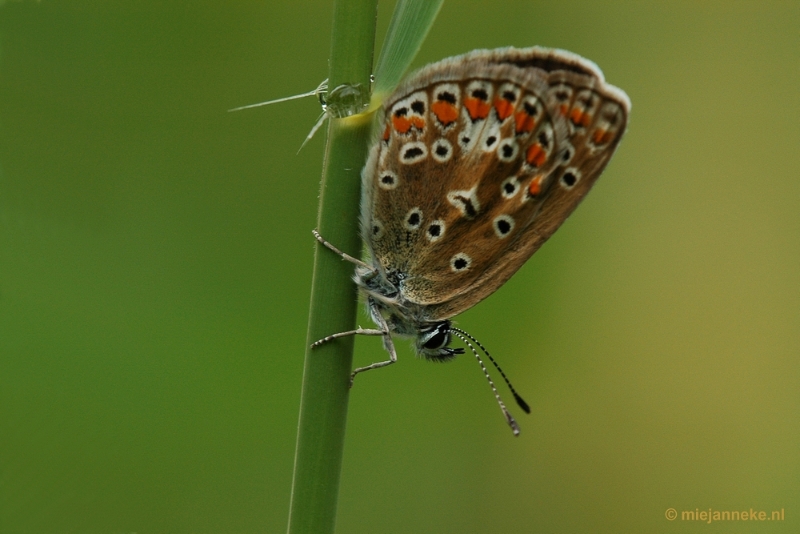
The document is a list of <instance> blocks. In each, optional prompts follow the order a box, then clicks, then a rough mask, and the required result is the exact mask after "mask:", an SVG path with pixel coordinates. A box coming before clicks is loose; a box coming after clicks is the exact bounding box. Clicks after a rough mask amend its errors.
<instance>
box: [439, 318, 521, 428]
mask: <svg viewBox="0 0 800 534" xmlns="http://www.w3.org/2000/svg"><path fill="white" fill-rule="evenodd" d="M450 330H451V331H452V332H453V335H455V336H456V337H457V338H458V339H460V340H461V341H463V342H464V344H466V345H467V346H468V347H469V348H470V349H472V354H474V355H475V359H477V360H478V364H480V366H481V369H483V374H484V375H486V380H488V381H489V386H491V388H492V392H493V393H494V398H495V399H497V404H499V405H500V409H501V410H502V411H503V415H504V416H505V418H506V421H507V422H508V426H510V427H511V431H512V432H513V433H514V435H515V436H519V425H518V424H517V422H516V421H515V420H514V418H513V417H511V414H510V413H509V412H508V408H506V405H505V404H504V403H503V399H501V398H500V393H498V392H497V388H496V387H495V385H494V382H493V381H492V377H491V376H489V371H488V370H487V369H486V366H485V365H484V364H483V360H481V357H480V355H479V354H478V351H477V350H475V346H474V345H473V344H472V343H470V342H469V339H467V338H466V337H464V336H463V335H461V334H462V333H464V334H465V335H467V336H469V334H466V333H465V332H463V331H462V330H458V329H455V328H450ZM469 337H470V339H472V336H469ZM476 343H477V341H476ZM484 352H486V351H485V350H484ZM487 356H488V354H487ZM490 358H491V356H490ZM496 365H497V364H495V366H496Z"/></svg>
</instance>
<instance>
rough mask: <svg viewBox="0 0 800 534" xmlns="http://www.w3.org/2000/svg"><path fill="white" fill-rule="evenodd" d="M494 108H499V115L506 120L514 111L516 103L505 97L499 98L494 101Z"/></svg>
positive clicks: (502, 119)
mask: <svg viewBox="0 0 800 534" xmlns="http://www.w3.org/2000/svg"><path fill="white" fill-rule="evenodd" d="M494 109H496V110H497V117H498V118H499V119H500V120H501V121H504V120H506V119H507V118H508V117H510V116H511V114H512V113H513V112H514V104H512V103H511V102H509V101H508V100H506V99H505V98H497V99H495V101H494Z"/></svg>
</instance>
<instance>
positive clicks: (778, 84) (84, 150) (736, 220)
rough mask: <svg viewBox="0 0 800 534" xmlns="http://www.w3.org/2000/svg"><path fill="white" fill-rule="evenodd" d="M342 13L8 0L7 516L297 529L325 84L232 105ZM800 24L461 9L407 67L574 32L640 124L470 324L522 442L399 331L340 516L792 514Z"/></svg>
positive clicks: (4, 209) (281, 74)
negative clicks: (522, 406)
mask: <svg viewBox="0 0 800 534" xmlns="http://www.w3.org/2000/svg"><path fill="white" fill-rule="evenodd" d="M392 7H393V6H392V3H391V2H385V3H382V4H381V6H380V20H379V42H380V39H382V36H383V34H384V33H385V29H386V26H387V25H388V20H389V16H390V14H391V10H392ZM331 15H332V2H330V1H296V0H269V1H264V2H258V3H256V2H247V3H245V2H236V3H226V2H183V3H176V2H167V3H162V2H154V1H145V2H135V3H123V2H99V1H94V2H90V1H87V2H58V3H56V2H50V1H48V0H43V1H41V2H27V1H26V2H16V1H10V2H7V3H5V4H4V5H2V6H0V532H2V533H28V532H30V533H51V532H52V533H56V532H85V533H112V532H113V533H121V532H139V533H144V532H171V533H184V532H185V533H189V532H193V533H202V532H243V533H245V532H246V533H249V532H282V531H284V529H285V523H286V518H287V514H288V506H289V493H290V486H291V473H292V462H293V455H294V441H295V430H296V424H297V416H298V403H299V391H300V381H301V374H302V365H303V361H302V358H303V351H304V343H305V331H306V326H305V322H306V316H307V309H308V300H309V286H310V275H311V261H312V254H313V249H314V243H313V240H312V237H311V233H310V230H311V229H312V228H313V227H314V225H315V217H316V203H317V191H318V185H319V176H320V170H321V155H322V148H323V145H324V135H323V134H320V135H318V136H317V138H315V139H314V140H313V141H311V142H310V143H309V144H308V145H307V146H306V147H305V148H304V149H303V150H302V152H300V154H299V155H295V153H296V152H297V150H298V148H299V147H300V144H301V143H302V141H303V139H304V137H305V135H306V134H307V132H308V131H309V129H310V128H311V126H312V125H313V123H314V121H315V120H316V118H317V116H318V114H319V106H318V104H316V103H315V101H313V99H307V100H301V101H295V102H289V103H285V104H281V105H276V106H270V107H265V108H260V109H257V110H250V111H242V112H237V113H227V112H226V110H227V109H229V108H232V107H235V106H240V105H244V104H249V103H254V102H260V101H263V100H267V99H270V98H277V97H282V96H287V95H292V94H296V93H300V92H303V91H308V90H310V89H313V88H314V87H316V85H317V84H318V83H319V82H320V81H321V80H322V79H323V78H325V76H326V75H327V55H328V50H329V40H330V21H331ZM799 29H800V4H799V3H797V2H765V1H763V2H755V1H754V2H736V3H733V2H707V3H706V2H688V1H687V2H669V3H663V4H659V3H654V2H626V3H624V2H594V1H592V2H570V1H559V2H543V1H530V0H524V1H510V0H509V1H505V2H503V3H497V2H489V1H484V2H478V1H463V0H450V1H449V2H446V3H445V5H444V8H443V9H442V12H441V14H440V16H439V18H438V20H437V22H436V24H435V25H434V27H433V30H432V32H431V34H430V37H429V38H428V40H427V41H426V42H425V44H424V45H423V48H422V50H421V52H420V54H419V56H418V58H417V61H416V62H415V65H416V66H420V65H423V64H425V63H428V62H431V61H435V60H438V59H441V58H443V57H446V56H449V55H454V54H459V53H463V52H466V51H469V50H472V49H475V48H492V47H499V46H507V45H515V46H529V45H533V44H540V45H544V46H551V47H560V48H566V49H569V50H572V51H575V52H577V53H580V54H582V55H584V56H586V57H589V58H591V59H592V60H594V61H596V62H597V63H598V64H599V65H600V66H601V68H602V69H603V70H604V72H605V74H606V78H607V79H608V80H609V81H610V82H611V83H613V84H615V85H618V86H619V87H621V88H623V89H624V90H625V91H626V92H627V93H628V95H629V96H630V97H631V100H632V102H633V111H632V115H631V121H630V128H629V131H628V133H627V136H626V138H625V140H624V141H623V143H622V145H621V147H620V149H619V151H618V153H617V155H616V156H615V158H614V159H613V161H612V162H611V164H610V165H609V167H608V169H607V170H606V172H605V175H604V177H603V178H602V179H601V180H600V182H599V183H598V185H597V186H596V187H595V189H594V191H593V192H592V194H591V195H589V197H588V198H587V200H586V201H585V202H584V203H583V205H582V206H581V208H580V209H578V211H577V212H576V213H575V214H574V215H573V216H572V217H571V218H570V220H569V221H568V222H567V223H566V224H565V225H564V226H563V228H562V229H561V230H560V231H559V232H558V233H557V234H556V235H555V236H554V237H553V238H552V239H551V241H550V242H549V243H548V244H547V245H545V246H544V247H543V248H542V250H541V251H540V252H539V253H537V255H536V256H535V257H534V258H533V259H532V260H531V261H530V262H528V264H527V265H526V266H525V267H524V268H523V269H522V270H521V271H520V272H519V273H518V274H517V275H516V276H515V277H514V278H513V279H512V280H511V281H510V282H509V283H507V284H506V285H505V286H504V287H503V288H501V289H500V290H499V291H498V292H497V293H496V294H495V295H493V296H492V297H491V298H489V299H488V300H487V301H485V302H483V303H481V304H480V305H479V306H477V307H476V308H475V309H473V310H470V311H469V312H467V313H464V314H463V315H462V316H460V317H459V323H458V324H459V326H461V327H462V328H465V329H466V330H468V331H469V332H471V333H472V334H473V335H475V336H477V337H478V338H479V339H480V340H481V341H482V342H483V343H484V344H485V345H486V346H487V347H489V349H490V350H491V351H492V353H493V354H494V355H495V356H497V358H498V359H499V360H500V362H501V363H502V365H503V366H504V368H505V370H506V371H507V373H508V374H509V375H510V376H511V378H512V379H513V381H514V383H515V385H516V387H517V389H518V390H519V391H520V393H521V394H522V395H523V396H524V397H525V398H526V399H527V401H528V402H529V404H530V405H531V408H532V414H531V415H530V416H525V415H524V414H521V413H520V412H519V410H518V409H515V410H514V413H515V415H518V418H519V420H520V424H521V426H522V435H521V437H520V438H519V439H514V438H513V437H512V436H511V433H510V432H509V430H508V428H507V426H506V424H505V421H504V420H503V418H502V417H501V415H500V412H499V410H498V409H497V406H496V404H495V402H494V399H493V398H492V396H491V393H490V391H489V388H488V387H487V385H486V383H485V379H484V378H483V375H482V373H481V372H480V370H479V368H478V366H477V365H476V364H475V361H474V360H473V359H472V358H471V357H462V358H460V359H457V360H456V361H455V362H453V363H450V364H447V365H435V364H431V363H427V362H424V361H421V360H416V359H415V358H414V357H413V356H412V354H411V352H410V350H409V348H408V346H407V345H406V344H405V343H401V344H400V346H399V348H400V354H399V356H400V363H399V364H398V365H396V366H393V367H392V368H390V369H386V370H382V371H376V372H374V373H370V374H369V375H368V376H364V377H363V379H361V380H360V381H359V382H358V383H357V385H356V388H355V389H354V390H353V391H352V395H351V401H350V420H349V424H348V436H347V443H346V448H345V458H344V466H343V475H342V488H341V493H340V500H339V521H338V531H339V532H343V533H344V532H348V533H350V532H354V533H361V532H363V533H374V532H381V533H408V532H414V533H446V532H447V533H449V532H453V533H465V532H476V533H484V532H504V533H512V532H513V533H517V532H519V533H529V532H609V533H611V532H614V533H617V532H695V531H697V529H699V528H703V527H700V526H698V525H696V524H689V523H690V522H689V521H685V520H684V521H682V520H681V519H680V516H679V518H678V519H677V520H675V521H668V520H667V519H666V518H665V511H666V510H667V509H668V508H675V509H676V510H678V511H679V512H680V511H683V510H695V509H698V508H699V509H708V508H713V509H716V510H740V509H744V510H749V509H750V508H753V509H755V510H765V511H767V513H768V514H769V512H771V511H772V510H780V509H784V510H785V520H784V521H781V522H774V521H773V522H772V523H770V524H768V525H766V524H760V523H759V524H753V522H752V521H748V522H741V521H740V522H736V523H733V522H728V523H726V524H723V525H719V524H717V525H716V526H715V525H714V524H712V525H711V526H709V529H713V530H714V531H717V532H719V531H722V530H724V531H725V532H798V531H800V520H798V515H800V387H798V384H800V358H798V356H799V355H800V158H798V150H799V149H798V146H800V105H798V97H799V96H800V31H798V30H799ZM359 322H360V323H361V324H363V325H364V326H366V325H368V324H369V320H368V319H367V318H366V317H365V316H364V315H362V316H360V317H359ZM379 357H382V352H381V347H380V341H379V340H376V339H369V338H368V339H359V340H358V343H357V353H356V363H357V364H361V365H363V364H366V363H369V362H372V361H374V360H375V359H376V358H379ZM501 393H503V394H504V396H505V397H506V400H507V401H510V400H511V399H510V396H509V395H508V394H507V393H506V392H504V391H501Z"/></svg>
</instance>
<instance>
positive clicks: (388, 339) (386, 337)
mask: <svg viewBox="0 0 800 534" xmlns="http://www.w3.org/2000/svg"><path fill="white" fill-rule="evenodd" d="M367 305H368V306H369V314H370V316H371V317H372V320H373V321H375V322H376V323H377V324H378V326H380V327H381V329H382V330H375V332H380V333H381V335H382V336H383V348H384V349H386V352H388V353H389V359H388V360H386V361H383V362H375V363H373V364H371V365H367V366H366V367H359V368H357V369H356V370H354V371H353V373H352V374H351V375H350V387H353V380H355V378H356V375H357V374H358V373H362V372H364V371H369V370H371V369H378V368H380V367H386V366H387V365H391V364H393V363H394V362H396V361H397V351H395V349H394V342H393V341H392V335H391V334H390V330H389V324H388V323H387V322H386V319H384V317H383V315H381V312H380V309H378V305H377V304H376V302H375V301H374V300H373V299H371V298H370V299H369V300H368V301H367Z"/></svg>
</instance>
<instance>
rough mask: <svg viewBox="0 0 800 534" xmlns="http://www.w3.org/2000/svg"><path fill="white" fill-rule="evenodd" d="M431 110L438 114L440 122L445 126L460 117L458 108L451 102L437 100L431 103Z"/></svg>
mask: <svg viewBox="0 0 800 534" xmlns="http://www.w3.org/2000/svg"><path fill="white" fill-rule="evenodd" d="M431 111H432V112H433V114H434V115H436V118H437V119H439V122H441V123H442V124H444V125H445V126H447V125H448V124H451V123H453V122H455V121H456V120H457V119H458V108H456V107H455V106H454V105H453V104H451V103H450V102H445V101H443V100H437V101H436V102H434V103H433V104H431Z"/></svg>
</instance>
